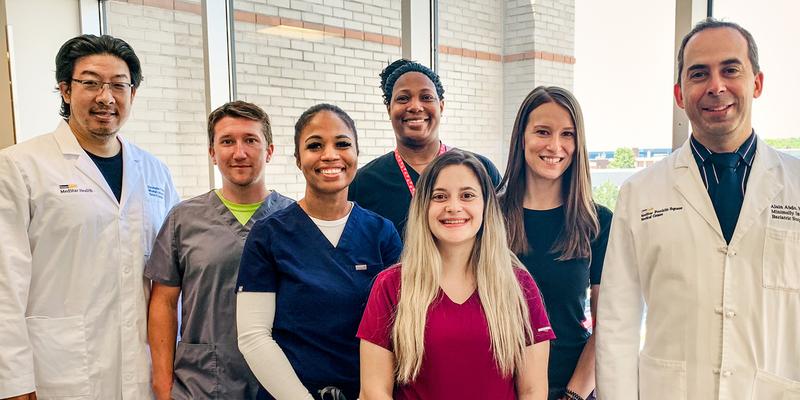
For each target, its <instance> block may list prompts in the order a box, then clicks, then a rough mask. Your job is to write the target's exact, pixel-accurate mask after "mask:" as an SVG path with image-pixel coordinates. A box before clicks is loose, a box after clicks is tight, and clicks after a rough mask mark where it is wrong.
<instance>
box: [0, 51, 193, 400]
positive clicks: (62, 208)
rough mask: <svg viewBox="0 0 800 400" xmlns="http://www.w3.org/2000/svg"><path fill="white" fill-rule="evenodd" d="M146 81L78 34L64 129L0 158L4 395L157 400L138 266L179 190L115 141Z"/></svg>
mask: <svg viewBox="0 0 800 400" xmlns="http://www.w3.org/2000/svg"><path fill="white" fill-rule="evenodd" d="M141 81H142V72H141V65H140V63H139V59H138V58H137V56H136V54H135V53H134V51H133V49H132V48H131V47H130V46H129V45H128V44H127V43H125V42H124V41H122V40H120V39H117V38H114V37H111V36H106V35H104V36H99V37H98V36H94V35H83V36H78V37H76V38H73V39H70V40H69V41H67V42H66V43H65V44H64V45H63V46H62V47H61V49H60V50H59V52H58V54H57V55H56V82H57V83H58V89H59V91H60V94H61V100H62V103H61V115H62V116H63V117H64V121H63V122H62V123H60V125H59V126H58V127H57V128H56V130H55V131H54V132H52V133H49V134H46V135H42V136H39V137H37V138H34V139H31V140H29V141H27V142H24V143H20V144H18V145H15V146H11V147H9V148H7V149H4V150H3V151H0V232H2V233H3V239H2V240H3V244H2V246H0V321H3V322H2V323H0V398H8V397H11V398H16V399H36V398H37V397H38V398H43V399H46V398H54V397H59V398H61V397H64V398H66V397H69V398H81V399H96V400H100V399H102V400H108V399H145V398H151V397H152V391H151V389H150V360H149V359H148V357H147V336H146V323H147V321H146V320H147V297H148V294H149V282H147V281H146V280H144V279H143V278H142V272H143V269H144V263H145V261H146V260H147V258H148V257H149V255H150V249H151V248H152V244H153V240H154V239H155V234H156V232H157V231H158V229H159V228H160V227H161V223H162V221H163V220H164V217H165V216H166V214H167V212H168V211H169V209H170V208H171V207H172V206H173V205H174V204H175V203H176V202H177V201H178V194H177V192H176V191H175V187H174V185H173V183H172V178H171V177H170V174H169V171H168V170H167V167H166V166H165V165H164V164H163V163H161V162H160V161H158V160H157V159H156V158H155V157H153V156H152V155H150V154H148V153H146V152H145V151H143V150H142V149H140V148H138V147H136V146H135V145H133V144H131V143H130V142H128V141H127V140H125V139H123V138H122V136H120V135H119V134H118V132H119V131H120V129H121V128H122V126H123V124H124V123H125V121H126V119H127V118H128V115H129V114H130V109H131V104H132V103H133V99H134V96H135V95H136V89H137V88H138V87H139V84H140V83H141Z"/></svg>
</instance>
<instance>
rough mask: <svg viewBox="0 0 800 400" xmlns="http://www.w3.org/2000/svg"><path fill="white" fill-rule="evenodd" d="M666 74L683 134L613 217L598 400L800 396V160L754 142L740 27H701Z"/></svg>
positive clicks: (751, 66)
mask: <svg viewBox="0 0 800 400" xmlns="http://www.w3.org/2000/svg"><path fill="white" fill-rule="evenodd" d="M678 72H679V75H678V76H679V78H678V83H677V84H676V85H675V99H676V102H677V104H678V106H680V107H681V108H683V109H684V110H685V111H686V114H687V115H688V117H689V120H690V122H691V126H692V135H691V137H690V138H689V140H687V141H686V143H684V145H683V146H682V147H681V148H679V149H677V150H676V151H675V152H673V153H672V155H670V156H669V157H667V158H666V159H664V160H663V161H661V162H659V163H657V164H656V165H654V166H652V167H650V168H647V169H646V170H644V171H642V172H640V173H638V174H636V175H634V176H633V177H632V178H631V179H629V180H628V181H627V182H626V183H625V184H623V186H622V188H621V190H620V195H619V200H618V202H617V208H616V210H615V212H614V219H613V223H612V228H611V237H610V240H609V245H608V252H607V255H606V260H605V265H606V269H605V270H604V271H603V283H602V290H601V292H602V293H603V295H602V296H600V299H599V309H598V317H597V389H598V398H599V399H601V400H631V399H642V400H653V399H670V400H679V399H702V400H707V399H759V400H762V399H784V400H785V399H800V339H798V338H799V337H800V160H798V159H795V158H793V157H790V156H788V155H786V154H783V153H779V152H777V151H775V150H774V149H772V148H771V147H769V146H768V145H767V144H766V143H765V142H764V141H762V140H761V139H759V138H758V137H757V136H756V134H755V133H754V131H753V128H752V125H751V105H752V101H753V99H754V98H757V97H759V96H760V95H761V91H762V88H763V82H764V76H763V74H762V73H761V71H760V70H759V65H758V51H757V49H756V45H755V41H754V40H753V38H752V36H751V35H750V34H749V33H748V32H747V31H746V30H744V29H743V28H742V27H740V26H739V25H736V24H733V23H730V22H720V21H716V20H713V19H709V20H705V21H702V22H700V23H699V24H698V25H697V26H695V28H694V29H693V30H692V31H691V32H690V33H689V34H687V36H686V37H685V38H684V40H683V43H682V44H681V48H680V51H679V55H678ZM645 305H646V306H647V317H646V333H645V340H644V346H643V348H642V350H641V352H640V351H639V348H640V327H641V317H642V311H643V307H644V306H645Z"/></svg>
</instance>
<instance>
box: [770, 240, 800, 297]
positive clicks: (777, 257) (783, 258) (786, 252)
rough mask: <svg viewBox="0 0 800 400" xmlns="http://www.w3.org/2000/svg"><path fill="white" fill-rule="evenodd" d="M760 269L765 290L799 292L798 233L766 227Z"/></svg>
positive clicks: (799, 244)
mask: <svg viewBox="0 0 800 400" xmlns="http://www.w3.org/2000/svg"><path fill="white" fill-rule="evenodd" d="M761 268H762V274H763V275H762V280H763V285H764V287H765V288H767V289H779V290H788V291H796V292H800V231H798V230H787V229H777V228H769V227H767V231H766V235H765V237H764V257H763V264H762V266H761Z"/></svg>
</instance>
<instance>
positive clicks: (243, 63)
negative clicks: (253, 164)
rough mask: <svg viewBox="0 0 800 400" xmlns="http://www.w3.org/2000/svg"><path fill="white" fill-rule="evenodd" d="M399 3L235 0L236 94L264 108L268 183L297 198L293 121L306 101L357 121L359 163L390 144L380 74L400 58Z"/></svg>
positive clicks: (299, 188) (299, 179) (391, 138)
mask: <svg viewBox="0 0 800 400" xmlns="http://www.w3.org/2000/svg"><path fill="white" fill-rule="evenodd" d="M400 3H401V2H400V1H367V0H363V1H357V0H326V1H324V2H322V1H310V0H309V1H303V0H293V1H291V2H289V1H285V0H236V1H235V2H234V8H235V9H236V11H235V22H234V26H235V29H234V31H235V38H236V41H235V50H236V80H237V85H236V91H237V96H238V97H239V98H240V99H242V100H246V101H250V102H253V103H255V104H258V105H259V106H261V107H263V108H264V109H265V110H266V111H267V113H268V114H269V115H270V117H271V119H272V124H273V140H274V142H275V154H274V156H273V159H272V161H271V162H270V165H269V166H268V167H267V169H266V173H267V185H268V186H269V187H270V188H271V189H276V190H278V191H280V192H281V193H283V194H286V195H288V196H292V197H295V198H299V197H301V196H302V194H303V191H304V190H305V181H304V180H303V177H302V174H301V173H300V171H299V170H298V169H297V167H296V166H295V160H294V156H293V154H294V141H293V137H294V123H295V121H296V120H297V118H298V117H299V116H300V114H301V113H302V112H303V111H304V110H305V109H306V108H308V107H310V106H312V105H314V104H317V103H322V102H326V103H333V104H336V105H338V106H339V107H341V108H342V109H343V110H345V111H346V112H347V113H348V114H350V116H351V117H352V118H353V120H354V121H355V123H356V129H357V130H358V136H359V147H360V149H361V156H360V157H359V164H360V165H364V164H366V163H367V162H368V161H370V160H371V159H373V158H375V157H376V156H379V155H382V154H384V153H386V152H387V151H389V150H391V149H392V148H394V133H393V132H392V128H391V125H390V123H389V119H388V116H387V114H386V107H385V106H384V105H383V100H382V97H381V90H380V88H379V83H380V79H379V77H378V73H380V71H381V70H382V69H383V68H384V67H385V66H386V65H387V64H388V63H389V62H391V61H393V60H395V59H397V58H399V57H400V54H401V52H400V37H401V31H400V24H401V22H400V21H401V19H400Z"/></svg>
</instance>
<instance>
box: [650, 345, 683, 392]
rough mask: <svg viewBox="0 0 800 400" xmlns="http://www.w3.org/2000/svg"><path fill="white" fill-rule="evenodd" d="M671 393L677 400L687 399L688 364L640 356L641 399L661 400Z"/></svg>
mask: <svg viewBox="0 0 800 400" xmlns="http://www.w3.org/2000/svg"><path fill="white" fill-rule="evenodd" d="M664 393H671V395H670V398H672V399H675V400H685V399H686V362H685V361H676V360H663V359H659V358H653V357H650V356H648V355H646V354H640V355H639V397H640V398H642V399H660V398H663V397H664Z"/></svg>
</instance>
